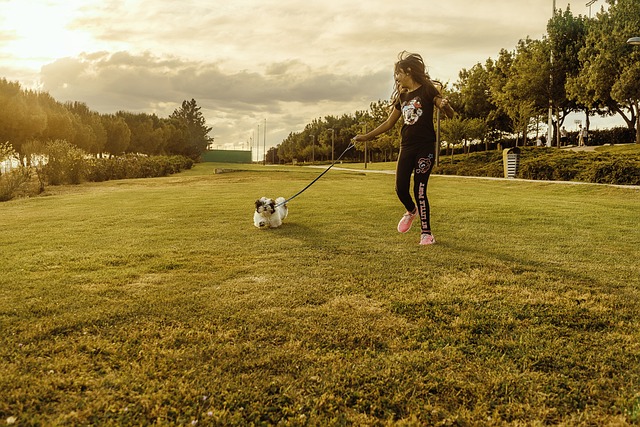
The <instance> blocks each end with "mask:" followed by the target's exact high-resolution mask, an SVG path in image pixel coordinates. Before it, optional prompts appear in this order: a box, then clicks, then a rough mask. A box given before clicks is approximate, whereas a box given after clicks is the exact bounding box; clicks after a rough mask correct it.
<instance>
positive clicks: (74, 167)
mask: <svg viewBox="0 0 640 427" xmlns="http://www.w3.org/2000/svg"><path fill="white" fill-rule="evenodd" d="M45 154H46V156H47V162H46V164H44V165H43V166H41V168H40V169H39V171H40V173H41V174H42V176H43V180H44V181H45V182H46V183H47V184H49V185H60V184H79V183H81V182H83V181H93V182H101V181H108V180H112V179H132V178H155V177H160V176H167V175H171V174H174V173H178V172H180V171H182V170H185V169H191V167H192V166H193V163H194V162H193V160H192V159H190V158H188V157H184V156H169V157H168V156H152V157H149V156H144V155H134V154H128V155H126V156H122V157H114V158H88V157H87V155H86V153H85V152H84V151H82V150H81V149H79V148H77V147H75V146H74V145H72V144H69V143H68V142H66V141H53V142H50V143H48V144H47V145H46V150H45Z"/></svg>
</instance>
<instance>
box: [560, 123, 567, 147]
mask: <svg viewBox="0 0 640 427" xmlns="http://www.w3.org/2000/svg"><path fill="white" fill-rule="evenodd" d="M560 145H567V130H566V129H565V128H564V126H562V129H560Z"/></svg>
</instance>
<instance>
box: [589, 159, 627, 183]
mask: <svg viewBox="0 0 640 427" xmlns="http://www.w3.org/2000/svg"><path fill="white" fill-rule="evenodd" d="M583 180H585V181H588V182H596V183H600V184H618V185H640V161H638V160H635V161H634V160H632V159H626V158H608V159H603V160H600V161H596V162H594V163H593V164H591V165H590V166H589V167H588V168H587V169H586V170H585V171H584V172H583Z"/></svg>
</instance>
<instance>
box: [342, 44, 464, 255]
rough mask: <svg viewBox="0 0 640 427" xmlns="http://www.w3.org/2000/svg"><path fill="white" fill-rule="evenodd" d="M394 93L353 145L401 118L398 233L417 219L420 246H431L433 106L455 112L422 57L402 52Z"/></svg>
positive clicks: (434, 139) (387, 127)
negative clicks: (385, 111)
mask: <svg viewBox="0 0 640 427" xmlns="http://www.w3.org/2000/svg"><path fill="white" fill-rule="evenodd" d="M394 77H395V82H396V85H395V90H394V92H393V95H392V96H391V104H392V110H391V112H390V114H389V117H387V120H385V121H384V123H382V124H381V125H380V126H378V127H377V128H375V129H374V130H372V131H371V132H369V133H366V134H364V135H356V136H355V137H354V138H353V140H354V141H355V142H360V141H368V140H370V139H373V138H375V137H376V136H378V135H380V134H382V133H384V132H387V131H389V130H390V129H392V128H393V126H394V125H395V124H396V122H397V121H398V120H399V119H400V117H401V116H402V118H403V120H404V124H403V125H402V131H401V135H402V140H401V143H400V155H399V156H398V163H397V166H396V194H397V195H398V198H399V199H400V202H401V203H402V204H403V205H404V207H405V208H406V210H407V212H406V213H405V214H404V215H403V216H402V219H400V222H399V223H398V231H399V232H400V233H406V232H407V231H409V229H410V228H411V224H412V223H413V220H414V219H415V217H416V216H418V217H419V219H420V231H421V235H420V244H421V245H431V244H434V243H435V242H436V239H435V238H434V237H433V234H431V222H430V221H431V219H430V212H429V200H428V199H427V183H428V182H429V176H430V175H431V170H432V168H433V165H434V161H435V150H436V147H435V141H436V132H435V129H434V127H433V110H434V105H435V106H436V107H438V108H440V109H442V110H443V111H444V112H445V114H446V115H447V116H448V117H452V116H453V114H454V112H453V109H452V108H451V107H450V106H449V102H448V100H447V99H445V98H442V96H441V95H440V92H439V90H438V89H437V88H436V87H435V85H434V83H433V82H432V81H431V78H430V77H429V75H428V74H427V71H426V69H425V65H424V61H423V60H422V57H421V56H420V55H418V54H415V53H409V52H406V51H403V52H401V53H400V55H398V62H396V64H395V73H394ZM411 173H413V195H414V197H415V201H414V199H413V198H412V197H411V192H410V185H411Z"/></svg>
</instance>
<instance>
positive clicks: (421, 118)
mask: <svg viewBox="0 0 640 427" xmlns="http://www.w3.org/2000/svg"><path fill="white" fill-rule="evenodd" d="M439 96H440V93H439V92H438V89H436V88H435V87H434V86H433V85H431V84H428V85H422V86H420V87H419V88H417V89H416V90H413V91H411V92H406V93H401V94H400V102H399V103H397V104H396V105H395V108H396V109H397V110H399V111H400V113H401V114H402V119H403V120H404V124H403V125H402V130H401V135H402V142H401V146H409V145H413V144H424V143H425V142H427V143H432V142H435V140H436V131H435V129H434V128H433V108H434V99H435V98H436V97H439Z"/></svg>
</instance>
